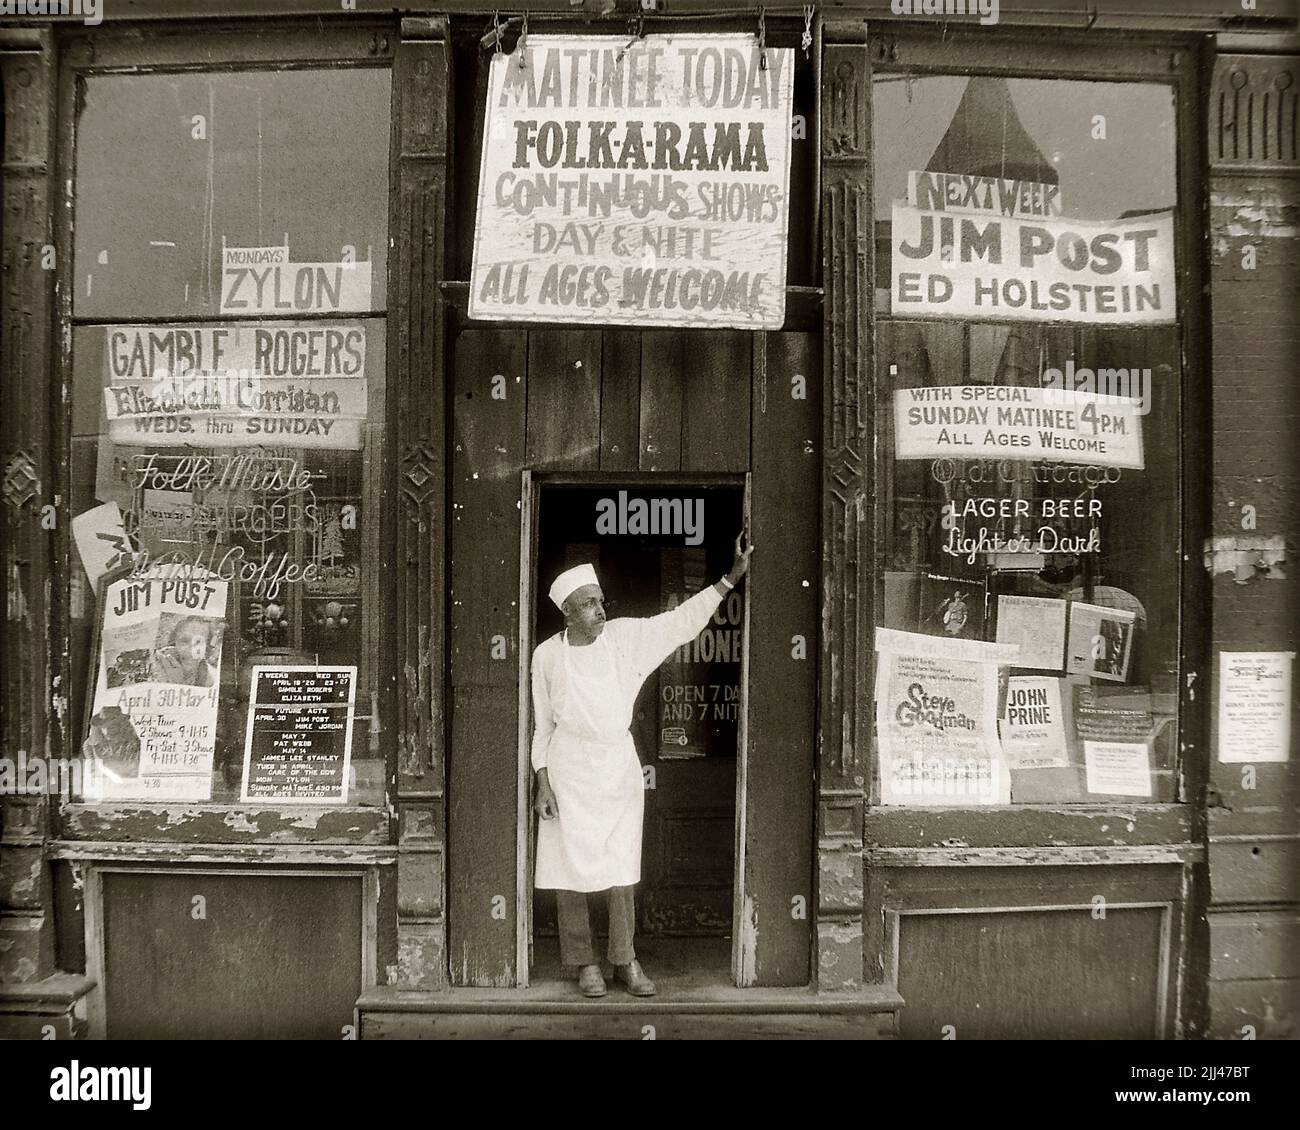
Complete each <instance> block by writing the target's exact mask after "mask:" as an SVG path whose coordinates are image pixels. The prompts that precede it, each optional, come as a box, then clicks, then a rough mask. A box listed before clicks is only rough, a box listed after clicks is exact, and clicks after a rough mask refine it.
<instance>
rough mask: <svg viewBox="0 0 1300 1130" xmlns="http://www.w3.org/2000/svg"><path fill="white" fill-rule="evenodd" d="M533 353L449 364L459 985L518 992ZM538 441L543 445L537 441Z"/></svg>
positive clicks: (502, 348)
mask: <svg viewBox="0 0 1300 1130" xmlns="http://www.w3.org/2000/svg"><path fill="white" fill-rule="evenodd" d="M528 353H529V350H528V334H527V332H526V331H524V330H515V329H509V328H503V329H499V330H477V329H476V330H465V331H463V332H461V333H460V334H459V335H458V336H457V339H456V344H455V351H454V357H453V361H452V385H453V395H454V400H453V428H454V435H455V446H454V450H453V453H452V476H451V492H452V493H451V497H452V523H451V694H452V702H451V752H450V755H449V757H448V761H447V770H448V809H447V823H448V828H447V833H448V843H449V845H450V856H449V862H450V876H451V879H450V883H449V887H448V915H449V929H450V945H449V950H450V958H451V979H452V983H453V984H455V985H481V986H509V985H513V984H514V980H515V930H516V921H517V913H516V911H517V908H516V904H515V889H516V874H515V870H516V862H517V861H516V850H517V844H516V804H517V799H518V794H517V789H518V776H517V774H518V739H519V735H518V728H519V525H520V490H521V481H522V479H521V473H522V471H523V468H524V466H525V463H526V460H527V454H526V450H525V442H526V423H525V419H526V418H525V409H526V405H527V400H528V395H529V389H528V380H527V366H528ZM539 361H540V358H539ZM494 390H495V391H496V395H494ZM536 438H537V442H538V443H539V444H540V443H541V442H542V437H541V435H540V434H539V435H538V436H537V437H536ZM560 440H561V442H565V440H564V434H563V433H561V435H560Z"/></svg>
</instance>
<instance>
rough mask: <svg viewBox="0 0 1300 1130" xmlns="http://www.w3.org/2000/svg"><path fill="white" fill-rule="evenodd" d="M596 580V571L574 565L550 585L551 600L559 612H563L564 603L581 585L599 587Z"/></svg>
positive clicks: (587, 566) (589, 567)
mask: <svg viewBox="0 0 1300 1130" xmlns="http://www.w3.org/2000/svg"><path fill="white" fill-rule="evenodd" d="M599 584H600V582H599V581H598V580H596V570H595V569H593V568H592V567H591V566H590V565H585V564H584V565H575V566H574V567H573V568H572V569H566V570H565V571H564V572H563V573H561V574H560V575H559V576H558V577H556V578H555V580H554V581H553V582H552V583H551V593H550V596H551V599H552V600H553V601H555V607H556V608H558V609H559V610H560V611H561V612H563V611H564V602H565V601H566V600H567V599H568V598H569V597H570V596H572V595H573V593H574V592H576V591H577V590H578V589H580V588H582V586H583V585H599Z"/></svg>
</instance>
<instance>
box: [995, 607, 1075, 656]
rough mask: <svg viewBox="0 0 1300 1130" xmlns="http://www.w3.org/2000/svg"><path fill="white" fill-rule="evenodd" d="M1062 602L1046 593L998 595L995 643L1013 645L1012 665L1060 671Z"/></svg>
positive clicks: (1062, 638) (1062, 624)
mask: <svg viewBox="0 0 1300 1130" xmlns="http://www.w3.org/2000/svg"><path fill="white" fill-rule="evenodd" d="M1065 623H1066V603H1065V601H1063V600H1060V599H1058V598H1056V597H1050V596H1008V595H1003V596H999V597H998V632H997V640H998V643H1005V644H1016V645H1018V646H1019V647H1020V659H1019V661H1018V662H1017V664H1016V666H1018V667H1029V668H1035V669H1037V670H1041V671H1060V670H1062V668H1063V667H1064V664H1065V659H1064V656H1065Z"/></svg>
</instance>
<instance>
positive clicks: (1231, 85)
mask: <svg viewBox="0 0 1300 1130" xmlns="http://www.w3.org/2000/svg"><path fill="white" fill-rule="evenodd" d="M1297 113H1300V60H1297V59H1296V57H1295V56H1294V55H1219V56H1218V57H1217V58H1216V59H1215V61H1214V79H1213V81H1212V82H1211V84H1210V105H1209V114H1208V116H1207V117H1208V126H1209V156H1210V163H1211V164H1212V165H1215V166H1220V167H1222V166H1228V167H1232V166H1248V167H1253V168H1260V169H1294V168H1296V167H1297V166H1298V165H1300V153H1298V152H1297V145H1298V144H1300V142H1298V141H1297V134H1296V114H1297Z"/></svg>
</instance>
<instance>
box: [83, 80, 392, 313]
mask: <svg viewBox="0 0 1300 1130" xmlns="http://www.w3.org/2000/svg"><path fill="white" fill-rule="evenodd" d="M389 91H390V76H389V72H388V71H387V70H380V69H353V70H314V71H313V70H304V71H280V72H263V71H240V72H232V73H223V74H146V75H132V76H129V77H128V76H121V75H106V76H96V77H90V78H88V79H86V80H85V83H84V95H83V100H84V109H83V110H82V112H81V116H80V118H79V120H78V124H77V158H76V167H77V178H76V186H77V219H76V238H75V246H76V257H77V272H76V279H77V283H76V288H75V291H74V300H75V312H76V315H77V317H79V318H194V317H204V316H210V315H214V314H220V313H232V314H256V313H268V314H272V315H276V316H281V317H283V316H286V315H291V314H295V313H298V312H306V311H309V310H330V311H337V312H351V313H356V312H368V311H372V310H382V309H383V308H384V305H385V301H384V290H385V283H384V276H385V264H386V262H387V244H388V140H389V139H388V120H389ZM254 251H260V254H254ZM300 265H312V269H310V270H307V271H305V272H304V271H301V270H299V269H298V268H299V266H300ZM315 265H320V266H319V269H317V268H316V266H315ZM336 296H337V297H336ZM259 300H260V302H259Z"/></svg>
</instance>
